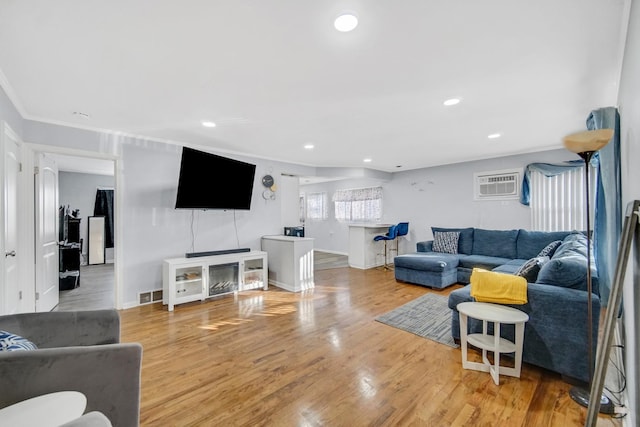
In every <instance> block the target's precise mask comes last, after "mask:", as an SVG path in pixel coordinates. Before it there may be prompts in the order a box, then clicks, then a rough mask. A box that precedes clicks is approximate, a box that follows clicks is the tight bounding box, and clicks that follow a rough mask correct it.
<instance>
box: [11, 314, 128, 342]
mask: <svg viewBox="0 0 640 427" xmlns="http://www.w3.org/2000/svg"><path fill="white" fill-rule="evenodd" d="M0 330H4V331H8V332H11V333H14V334H17V335H20V336H22V337H24V338H26V339H28V340H29V341H31V342H33V343H34V344H35V345H36V346H38V348H54V347H69V346H79V345H97V344H114V343H118V342H120V316H119V314H118V311H117V310H114V309H109V310H87V311H73V312H59V311H54V312H47V313H21V314H12V315H7V316H0Z"/></svg>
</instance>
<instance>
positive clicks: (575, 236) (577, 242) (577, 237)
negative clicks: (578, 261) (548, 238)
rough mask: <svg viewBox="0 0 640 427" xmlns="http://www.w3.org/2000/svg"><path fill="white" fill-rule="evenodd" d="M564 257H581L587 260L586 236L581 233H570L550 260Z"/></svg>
mask: <svg viewBox="0 0 640 427" xmlns="http://www.w3.org/2000/svg"><path fill="white" fill-rule="evenodd" d="M566 256H583V257H585V262H586V258H587V236H585V235H584V234H582V233H572V234H570V235H568V236H567V237H565V238H564V240H563V241H562V243H561V244H560V246H559V247H558V249H556V251H555V252H554V253H553V256H552V257H551V258H563V257H566Z"/></svg>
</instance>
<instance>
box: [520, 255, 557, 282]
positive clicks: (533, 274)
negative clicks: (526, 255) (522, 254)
mask: <svg viewBox="0 0 640 427" xmlns="http://www.w3.org/2000/svg"><path fill="white" fill-rule="evenodd" d="M548 260H549V257H548V256H545V257H535V258H531V259H530V260H528V261H527V262H525V263H524V264H522V266H521V267H520V268H519V269H518V270H517V271H516V272H515V273H513V274H515V275H516V276H522V277H524V278H525V279H527V282H529V283H535V282H536V280H537V279H538V273H539V272H540V268H542V265H543V264H544V263H545V262H546V261H548Z"/></svg>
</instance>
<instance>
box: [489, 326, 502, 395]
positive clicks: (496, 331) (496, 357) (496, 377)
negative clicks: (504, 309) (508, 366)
mask: <svg viewBox="0 0 640 427" xmlns="http://www.w3.org/2000/svg"><path fill="white" fill-rule="evenodd" d="M493 348H494V349H495V351H494V352H493V366H494V368H493V371H492V372H491V376H492V377H493V382H494V383H496V385H499V384H500V323H498V322H494V323H493Z"/></svg>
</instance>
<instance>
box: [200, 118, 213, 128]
mask: <svg viewBox="0 0 640 427" xmlns="http://www.w3.org/2000/svg"><path fill="white" fill-rule="evenodd" d="M202 126H204V127H206V128H214V127H216V124H215V123H213V122H210V121H208V120H205V121H203V122H202Z"/></svg>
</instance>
